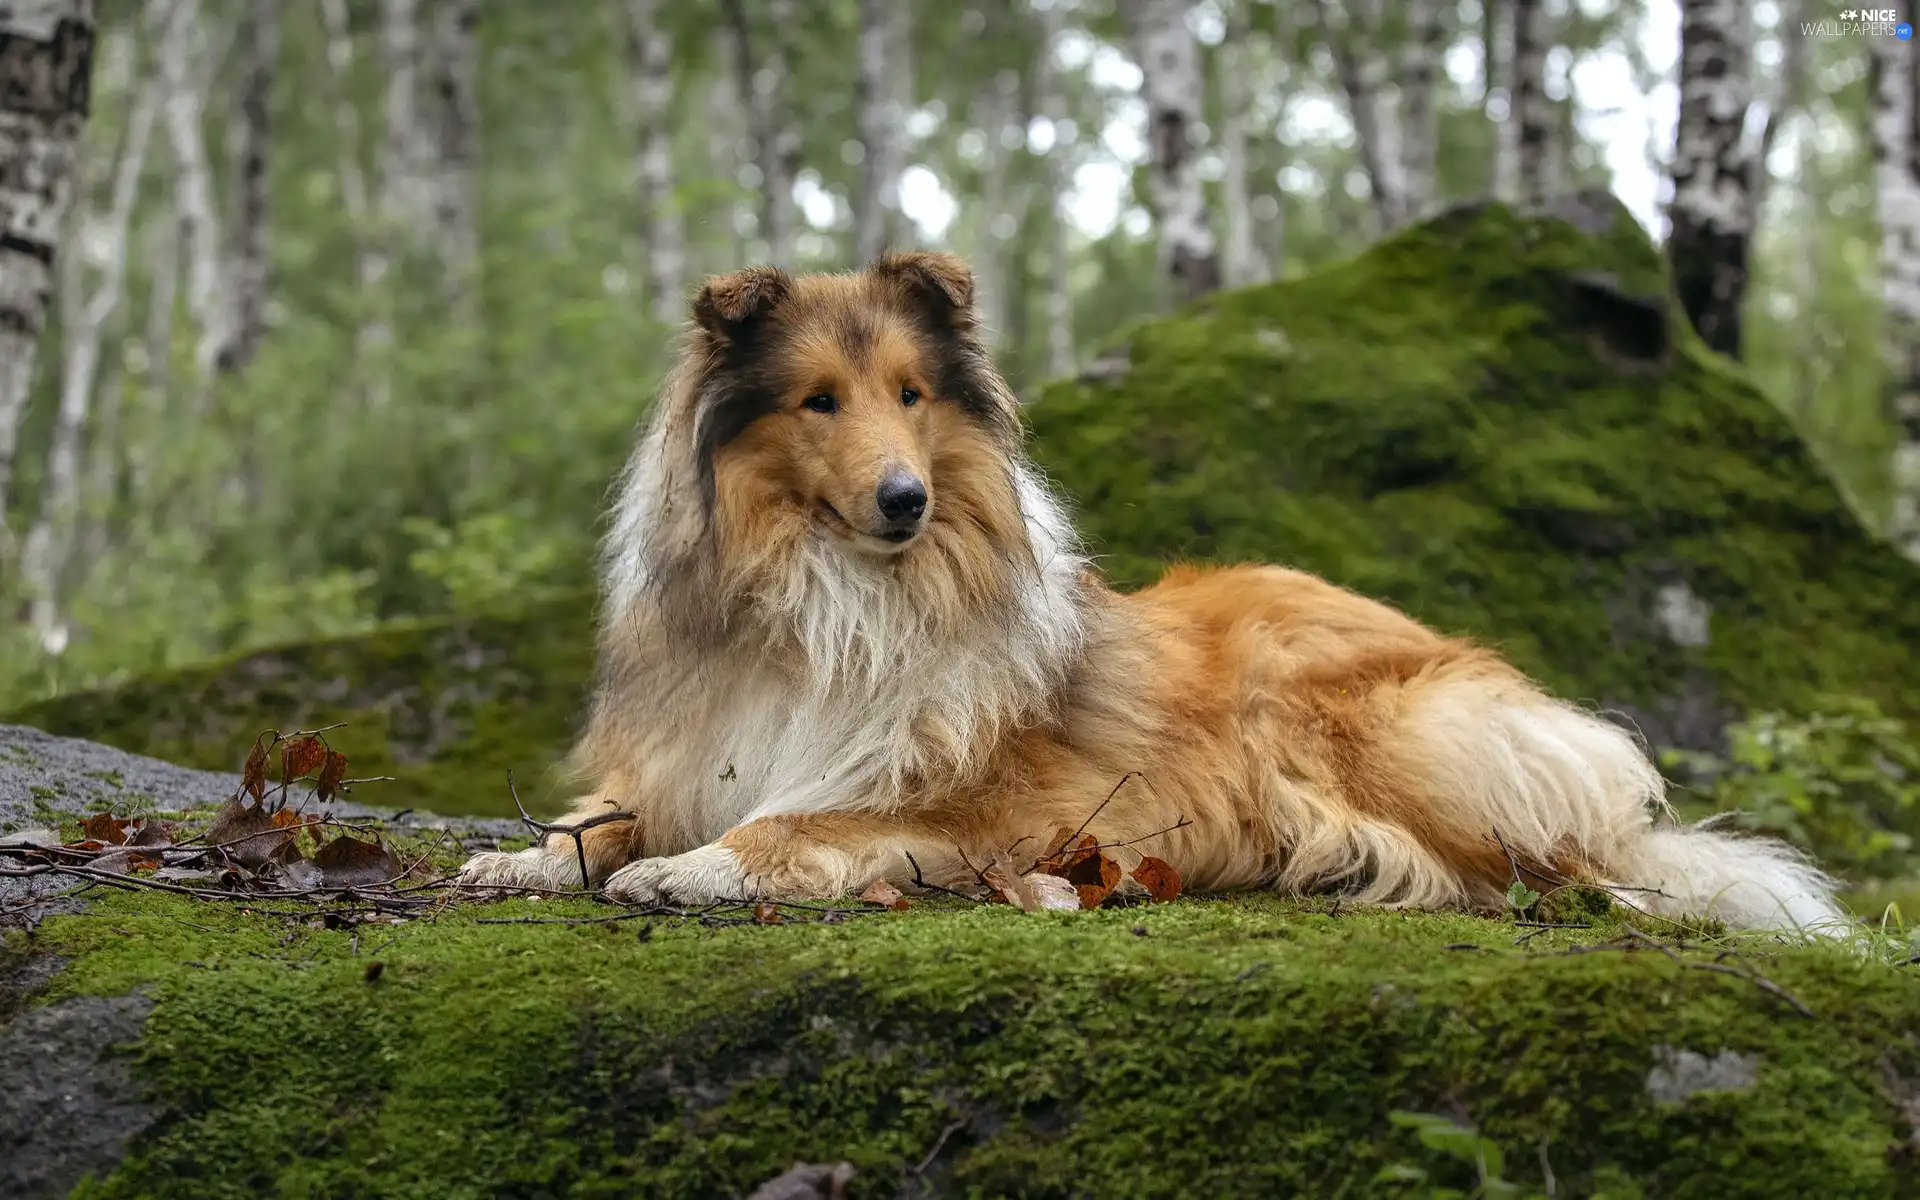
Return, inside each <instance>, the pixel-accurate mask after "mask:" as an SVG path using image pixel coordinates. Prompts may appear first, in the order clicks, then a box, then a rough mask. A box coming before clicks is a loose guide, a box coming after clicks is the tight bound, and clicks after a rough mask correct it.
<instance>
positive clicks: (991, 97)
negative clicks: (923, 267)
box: [973, 70, 1021, 346]
mask: <svg viewBox="0 0 1920 1200" xmlns="http://www.w3.org/2000/svg"><path fill="white" fill-rule="evenodd" d="M1019 98H1020V75H1019V72H1017V71H1013V70H1005V71H1000V72H998V73H996V74H995V75H994V77H993V79H992V80H991V81H990V82H989V83H988V84H987V86H986V87H985V88H984V89H982V92H981V95H980V96H978V97H977V98H976V99H975V101H974V113H973V124H974V126H975V127H976V128H978V129H979V130H980V133H981V136H982V138H983V140H984V141H985V143H986V145H985V148H984V150H983V151H982V153H983V155H984V158H985V161H984V162H982V164H981V171H980V177H981V181H980V213H981V215H982V217H984V218H985V219H984V220H983V221H982V222H981V224H980V235H981V236H980V239H979V246H980V250H979V254H978V261H977V263H976V264H975V271H974V274H975V277H976V278H977V279H978V281H979V282H978V287H977V288H976V291H977V292H978V293H979V296H980V309H981V313H982V323H983V324H984V325H985V326H986V333H987V339H988V344H989V345H990V346H991V345H996V344H997V343H999V342H1000V340H1001V338H1002V335H1003V334H1004V333H1005V332H1006V329H1007V325H1008V320H1009V312H1010V310H1009V307H1008V302H1009V293H1010V292H1011V290H1012V289H1011V287H1010V283H1011V281H1010V280H1009V279H1008V273H1009V272H1008V266H1009V264H1008V258H1009V253H1008V242H1009V241H1010V240H1011V239H1012V238H1013V237H1014V235H1015V234H1017V233H1018V232H1019V230H1020V215H1021V214H1020V213H1019V212H1018V211H1017V210H1018V203H1017V202H1016V200H1015V198H1014V195H1013V191H1012V189H1011V188H1010V186H1009V181H1008V168H1009V167H1010V166H1011V161H1010V160H1011V159H1012V157H1013V154H1012V151H1013V149H1014V148H1015V147H1016V146H1017V145H1019V144H1020V143H1019V142H1018V141H1016V140H1015V138H1016V135H1017V134H1018V133H1019V132H1020V128H1021V123H1020V121H1019V107H1018V106H1019Z"/></svg>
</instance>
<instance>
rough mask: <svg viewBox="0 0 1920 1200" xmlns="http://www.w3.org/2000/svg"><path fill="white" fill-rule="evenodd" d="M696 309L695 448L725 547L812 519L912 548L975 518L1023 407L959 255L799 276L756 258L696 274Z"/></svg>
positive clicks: (854, 545) (771, 545)
mask: <svg viewBox="0 0 1920 1200" xmlns="http://www.w3.org/2000/svg"><path fill="white" fill-rule="evenodd" d="M693 316H694V320H695V323H696V325H697V327H698V328H697V331H696V334H695V338H696V342H697V349H698V352H699V353H698V355H697V357H698V359H699V361H700V365H701V368H702V369H701V370H700V371H699V375H698V383H697V385H696V389H695V391H696V395H695V397H694V403H695V406H696V416H695V428H696V430H697V436H696V439H695V447H694V452H695V454H696V455H697V458H698V470H699V475H700V480H701V484H702V490H703V492H704V499H705V501H706V503H707V505H708V506H709V508H710V512H711V514H712V517H713V519H714V526H715V528H716V530H717V532H718V533H719V534H720V536H721V537H722V538H723V539H724V541H725V542H726V543H728V545H727V549H728V550H729V551H731V552H733V553H736V554H738V553H748V554H751V553H753V552H755V551H756V550H757V551H760V552H767V551H771V550H774V549H775V548H776V547H777V546H778V545H779V544H780V543H783V542H786V541H789V540H791V539H793V538H796V537H800V536H814V537H819V538H823V539H825V540H827V541H829V542H831V543H833V544H834V545H835V546H837V547H838V548H840V549H841V550H843V551H844V552H846V553H849V554H856V555H864V556H870V557H883V558H884V557H892V556H903V555H909V554H912V553H914V552H915V550H916V547H917V546H919V545H920V544H922V543H923V542H932V541H934V540H937V538H936V537H935V536H934V531H936V530H938V529H940V528H941V527H942V526H951V525H952V523H953V522H956V521H958V522H967V521H977V520H978V519H979V513H978V512H977V511H975V510H976V509H977V506H978V504H979V502H980V500H981V498H982V497H981V496H980V494H979V493H980V490H981V488H980V484H981V480H980V479H979V478H978V476H979V475H980V474H981V473H982V472H986V473H988V474H990V475H991V474H997V475H999V476H1002V477H1004V476H1005V475H1006V462H1005V460H1006V456H1007V455H1008V454H1010V453H1012V452H1013V451H1014V450H1015V449H1016V445H1017V418H1016V417H1015V413H1014V406H1013V402H1012V398H1011V396H1010V395H1009V394H1008V391H1007V388H1006V385H1005V384H1004V383H1003V382H1002V381H1001V380H1000V378H999V376H998V375H997V374H995V373H994V371H993V368H992V365H991V364H990V362H989V360H988V358H987V355H986V353H985V351H984V349H983V348H982V346H981V343H980V339H979V334H978V322H977V318H976V315H975V310H974V303H973V276H972V273H971V272H970V271H969V270H968V269H967V267H966V265H965V264H964V263H963V262H961V261H960V260H959V259H958V258H955V257H954V256H952V255H949V254H935V253H913V254H895V255H889V256H886V257H883V258H881V259H879V260H877V261H875V262H874V263H872V264H871V265H870V266H868V267H867V268H866V269H865V270H864V271H861V272H858V273H856V274H851V275H809V276H801V277H798V278H795V277H791V276H788V275H787V274H785V273H784V272H782V271H778V270H775V269H773V268H769V267H755V268H751V269H748V270H745V271H741V272H738V273H736V274H733V275H726V276H721V277H718V278H715V279H711V280H709V281H707V283H706V285H705V286H704V287H703V288H702V289H701V291H700V294H699V296H698V298H697V299H696V300H695V301H694V305H693ZM999 490H1003V489H999Z"/></svg>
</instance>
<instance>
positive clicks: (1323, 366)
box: [1031, 197, 1920, 747]
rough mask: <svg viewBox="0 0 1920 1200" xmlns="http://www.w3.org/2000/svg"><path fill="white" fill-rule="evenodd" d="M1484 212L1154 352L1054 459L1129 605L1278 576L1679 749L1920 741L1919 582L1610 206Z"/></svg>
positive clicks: (1146, 336) (1132, 353)
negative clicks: (1413, 620) (1685, 306)
mask: <svg viewBox="0 0 1920 1200" xmlns="http://www.w3.org/2000/svg"><path fill="white" fill-rule="evenodd" d="M1561 216H1570V217H1572V218H1573V219H1572V220H1563V219H1557V218H1554V217H1545V216H1523V215H1518V214H1516V213H1514V212H1512V211H1510V210H1508V209H1506V208H1504V207H1501V206H1497V205H1488V206H1477V207H1473V208H1467V209H1461V210H1458V211H1455V212H1452V213H1449V214H1447V215H1444V216H1442V217H1440V218H1438V219H1436V220H1433V221H1430V222H1428V223H1426V224H1423V225H1420V226H1417V227H1415V228H1412V229H1409V230H1407V231H1406V232H1404V233H1402V234H1400V235H1399V236H1397V237H1394V238H1392V239H1390V240H1388V241H1386V242H1383V243H1382V244H1380V245H1378V246H1376V247H1374V248H1373V249H1372V250H1371V251H1369V252H1368V253H1366V254H1364V255H1362V256H1361V257H1359V258H1357V259H1355V260H1353V261H1351V262H1349V263H1347V264H1345V265H1342V266H1338V267H1334V268H1331V269H1329V270H1325V271H1321V272H1319V273H1317V274H1315V275H1313V276H1312V277H1310V278H1307V279H1303V280H1300V281H1299V282H1295V283H1286V284H1278V285H1274V286H1270V287H1262V288H1253V289H1248V290H1244V291H1235V292H1226V293H1220V294H1218V295H1215V296H1213V297H1211V298H1209V299H1208V300H1207V301H1205V302H1204V303H1203V304H1201V305H1200V306H1198V307H1197V308H1196V309H1194V310H1193V311H1192V312H1190V313H1189V314H1187V315H1184V316H1181V317H1179V318H1176V319H1173V320H1166V321H1157V322H1152V323H1149V324H1146V325H1143V326H1141V327H1139V328H1137V329H1135V330H1133V331H1132V332H1131V333H1130V335H1129V336H1128V337H1127V338H1126V340H1125V343H1124V345H1123V346H1122V347H1121V348H1120V349H1119V350H1117V351H1116V352H1114V353H1113V354H1111V355H1109V357H1108V358H1107V359H1106V360H1104V361H1103V362H1102V363H1100V364H1097V367H1096V369H1095V370H1094V371H1093V372H1090V374H1089V377H1087V378H1083V379H1081V380H1077V381H1069V382H1063V383H1059V384H1056V385H1054V386H1051V387H1049V388H1047V389H1045V390H1044V391H1042V392H1041V393H1040V394H1039V396H1038V397H1037V398H1036V400H1035V402H1034V403H1033V404H1032V406H1031V420H1032V425H1033V428H1034V450H1035V453H1036V455H1037V457H1038V458H1039V460H1040V461H1041V462H1042V463H1044V464H1045V465H1046V466H1047V467H1048V469H1049V470H1050V471H1051V472H1052V473H1053V474H1054V476H1055V477H1056V478H1057V479H1058V480H1059V481H1060V482H1061V483H1062V484H1064V485H1065V486H1066V488H1067V489H1068V490H1069V491H1070V492H1071V493H1072V494H1073V495H1074V497H1075V498H1076V500H1077V501H1078V505H1079V509H1080V517H1081V525H1082V528H1083V529H1085V530H1086V531H1087V532H1088V533H1089V534H1090V535H1091V536H1092V538H1093V539H1094V540H1095V542H1096V546H1097V548H1098V549H1100V550H1101V551H1103V552H1104V558H1103V560H1102V562H1103V565H1104V566H1105V567H1106V569H1107V570H1108V571H1109V572H1110V573H1111V574H1112V575H1113V576H1114V577H1115V579H1116V580H1118V581H1120V582H1122V583H1138V582H1141V581H1145V580H1147V579H1149V578H1151V577H1152V576H1153V575H1154V574H1156V573H1157V571H1158V570H1159V568H1160V567H1161V565H1162V564H1163V563H1164V562H1165V561H1166V560H1167V559H1168V558H1170V557H1174V556H1191V557H1194V558H1198V559H1212V560H1244V559H1278V560H1281V561H1284V562H1288V563H1291V564H1293V565H1296V566H1299V567H1303V568H1305V569H1307V570H1311V571H1316V572H1319V573H1322V574H1325V575H1327V576H1329V577H1331V578H1333V579H1335V580H1337V581H1339V582H1341V583H1344V584H1347V585H1349V586H1351V587H1354V588H1356V589H1358V590H1359V591H1362V592H1365V593H1367V594H1369V595H1372V596H1376V597H1378V598H1380V599H1383V600H1387V601H1390V602H1392V603H1394V604H1397V605H1399V606H1401V607H1402V608H1404V609H1406V610H1407V611H1408V612H1410V613H1412V614H1414V615H1415V616H1418V617H1419V618H1421V619H1423V620H1425V621H1428V622H1431V623H1432V624H1434V625H1437V626H1439V627H1440V628H1442V629H1445V630H1448V631H1451V632H1457V633H1464V634H1470V635H1474V636H1477V637H1479V638H1481V639H1483V640H1485V641H1487V642H1489V643H1491V644H1494V645H1497V646H1499V647H1500V648H1502V649H1503V650H1505V651H1507V652H1508V653H1510V654H1511V655H1512V656H1513V657H1514V658H1515V659H1516V660H1517V661H1519V662H1520V663H1521V664H1522V665H1523V666H1525V667H1526V668H1527V669H1529V670H1531V671H1533V672H1535V673H1537V674H1538V675H1539V676H1540V677H1541V678H1543V679H1544V680H1545V681H1546V682H1548V683H1549V684H1551V685H1552V686H1553V687H1555V688H1557V689H1559V690H1560V691H1562V692H1564V693H1565V694H1567V695H1569V696H1573V697H1579V698H1584V699H1590V700H1594V701H1597V702H1599V703H1601V704H1604V705H1607V706H1609V707H1613V708H1618V709H1622V710H1625V711H1626V712H1628V713H1629V714H1631V715H1632V716H1633V717H1634V718H1635V719H1636V720H1637V721H1638V722H1639V724H1640V725H1641V727H1642V728H1643V730H1644V731H1645V732H1646V733H1647V734H1648V736H1649V737H1650V738H1651V739H1652V740H1653V741H1654V742H1656V743H1657V744H1662V745H1684V746H1694V747H1706V746H1712V745H1714V744H1716V743H1717V742H1718V740H1719V734H1720V729H1721V727H1722V726H1723V725H1724V724H1725V723H1726V722H1727V721H1728V720H1729V719H1731V718H1734V717H1737V716H1739V715H1743V714H1744V713H1745V712H1746V711H1748V710H1750V709H1757V708H1784V709H1789V710H1792V709H1796V708H1800V707H1804V706H1805V705H1806V704H1807V703H1808V702H1810V701H1811V700H1812V698H1813V697H1814V696H1815V695H1816V694H1818V693H1820V692H1823V691H1834V692H1849V693H1858V694H1863V695H1868V696H1872V697H1874V698H1875V699H1877V700H1878V701H1880V702H1881V704H1882V705H1883V706H1885V707H1886V708H1887V709H1888V710H1889V711H1894V712H1912V711H1916V710H1920V567H1916V566H1915V565H1914V564H1912V563H1910V562H1907V561H1906V560H1904V559H1902V558H1901V557H1900V556H1899V555H1898V554H1895V553H1894V552H1893V551H1892V550H1891V549H1889V548H1888V547H1886V546H1885V545H1884V544H1882V543H1879V542H1877V541H1875V540H1874V539H1872V538H1871V537H1870V536H1869V535H1868V534H1866V533H1865V532H1863V530H1862V528H1861V526H1860V524H1859V522H1858V521H1857V520H1856V519H1855V516H1854V514H1853V513H1852V512H1851V511H1850V510H1849V509H1848V508H1847V506H1846V504H1845V503H1844V501H1843V499H1842V497H1841V495H1840V493H1839V492H1838V490H1837V489H1836V488H1835V487H1834V485H1833V484H1832V483H1831V482H1830V481H1829V479H1828V477H1827V476H1826V475H1825V473H1824V472H1823V471H1822V470H1821V468H1820V466H1819V464H1818V463H1816V462H1815V460H1814V458H1813V456H1812V454H1811V453H1810V452H1809V450H1808V448H1807V446H1806V444H1805V443H1804V442H1803V441H1802V440H1801V439H1800V438H1799V437H1797V436H1796V435H1795V432H1794V430H1793V429H1792V427H1791V426H1790V425H1789V424H1788V422H1787V421H1786V419H1785V418H1784V417H1783V416H1782V415H1781V414H1780V412H1779V411H1778V410H1777V409H1776V408H1775V407H1774V406H1773V405H1772V404H1771V403H1770V402H1769V401H1768V399H1767V398H1766V397H1765V396H1764V395H1762V394H1761V393H1760V392H1759V391H1758V390H1757V389H1756V388H1755V387H1754V385H1753V384H1752V382H1751V381H1749V380H1748V379H1747V377H1746V376H1745V375H1744V374H1743V373H1741V372H1740V371H1739V370H1738V368H1736V367H1735V366H1733V365H1732V364H1729V363H1728V362H1726V361H1725V360H1723V359H1720V358H1718V357H1716V356H1714V355H1713V354H1711V353H1709V352H1708V351H1706V350H1705V349H1704V348H1703V347H1702V346H1701V345H1700V343H1699V342H1698V341H1697V339H1696V338H1694V337H1693V335H1692V334H1691V332H1690V331H1689V330H1688V329H1687V327H1686V321H1685V318H1684V316H1682V315H1679V314H1678V312H1677V310H1675V309H1673V308H1672V307H1671V306H1670V305H1669V304H1668V302H1667V299H1666V287H1665V283H1664V275H1663V272H1662V269H1661V264H1660V260H1659V258H1658V255H1657V254H1656V253H1655V251H1654V250H1653V248H1652V247H1651V246H1650V245H1648V244H1647V242H1646V240H1645V238H1644V237H1643V236H1641V235H1640V234H1639V232H1638V226H1637V225H1635V224H1634V223H1633V221H1632V218H1631V217H1630V216H1628V215H1627V213H1626V211H1625V210H1624V209H1623V208H1621V207H1620V206H1619V205H1618V204H1617V203H1616V202H1614V201H1612V199H1611V198H1608V197H1587V198H1583V199H1582V200H1580V201H1577V202H1573V203H1570V204H1567V205H1563V206H1562V208H1561Z"/></svg>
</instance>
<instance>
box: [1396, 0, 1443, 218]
mask: <svg viewBox="0 0 1920 1200" xmlns="http://www.w3.org/2000/svg"><path fill="white" fill-rule="evenodd" d="M1405 16H1406V25H1407V28H1406V42H1405V44H1404V45H1402V46H1401V48H1400V178H1401V180H1402V185H1401V186H1402V187H1403V188H1404V189H1405V191H1404V193H1403V195H1402V198H1401V212H1400V217H1401V220H1402V221H1415V220H1419V219H1420V218H1421V217H1424V216H1426V215H1427V213H1428V212H1429V211H1430V210H1431V209H1432V208H1433V204H1434V200H1435V199H1436V197H1437V195H1438V193H1439V188H1440V180H1439V169H1440V110H1439V108H1438V107H1437V106H1436V105H1435V103H1434V76H1435V73H1436V71H1437V70H1438V69H1439V66H1440V55H1441V52H1442V51H1443V50H1444V48H1445V47H1444V44H1443V41H1442V38H1443V36H1444V34H1445V29H1444V27H1443V26H1442V24H1441V20H1440V0H1406V9H1405Z"/></svg>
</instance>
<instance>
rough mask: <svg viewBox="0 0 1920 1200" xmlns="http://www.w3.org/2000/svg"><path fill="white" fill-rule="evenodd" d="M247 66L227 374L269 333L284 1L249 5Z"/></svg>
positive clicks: (238, 135) (237, 158) (223, 361)
mask: <svg viewBox="0 0 1920 1200" xmlns="http://www.w3.org/2000/svg"><path fill="white" fill-rule="evenodd" d="M241 21H242V26H241V34H240V42H241V49H242V53H244V54H245V55H246V64H245V69H244V72H243V74H242V76H241V80H240V103H239V106H238V107H239V120H238V121H236V122H235V123H234V130H235V138H234V142H235V147H234V164H235V173H236V175H237V176H238V187H237V189H236V191H237V192H238V196H237V199H236V201H235V203H234V222H233V251H232V263H233V288H232V296H233V311H232V315H231V316H230V318H229V320H228V322H227V329H226V335H227V340H226V344H225V345H224V346H222V347H221V348H220V350H219V352H218V353H217V355H216V356H215V357H216V365H217V366H218V367H219V369H220V370H222V371H239V370H241V369H243V368H244V367H245V366H246V365H247V364H248V363H249V362H252V361H253V356H254V354H255V353H257V352H258V350H259V348H260V338H261V336H262V335H263V334H264V333H265V332H266V307H267V283H268V273H269V264H268V261H267V155H268V153H269V151H270V150H271V148H272V144H273V128H272V123H271V118H272V100H273V76H274V66H275V64H276V61H277V60H278V58H279V55H280V0H249V2H248V4H247V9H246V13H245V15H244V16H243V17H242V18H241Z"/></svg>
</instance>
